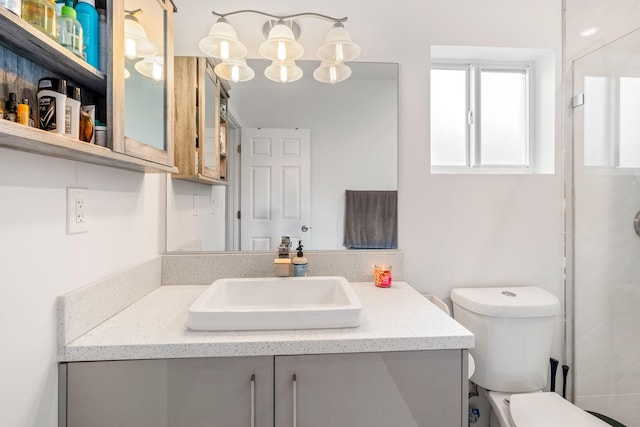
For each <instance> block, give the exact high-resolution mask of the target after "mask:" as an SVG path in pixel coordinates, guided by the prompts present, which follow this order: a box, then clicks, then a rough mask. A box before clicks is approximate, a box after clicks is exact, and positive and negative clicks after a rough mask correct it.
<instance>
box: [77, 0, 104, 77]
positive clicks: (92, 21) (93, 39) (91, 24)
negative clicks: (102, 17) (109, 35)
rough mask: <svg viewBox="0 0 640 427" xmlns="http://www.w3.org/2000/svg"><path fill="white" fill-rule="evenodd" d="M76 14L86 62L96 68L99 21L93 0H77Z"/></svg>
mask: <svg viewBox="0 0 640 427" xmlns="http://www.w3.org/2000/svg"><path fill="white" fill-rule="evenodd" d="M76 14H77V15H78V21H80V25H82V42H83V44H84V49H85V53H86V54H87V58H86V60H87V62H88V63H89V64H90V65H92V66H93V67H95V68H98V66H99V65H100V64H99V62H98V61H99V57H100V54H99V52H98V39H99V29H98V25H99V21H98V11H97V10H96V1H95V0H78V3H77V4H76Z"/></svg>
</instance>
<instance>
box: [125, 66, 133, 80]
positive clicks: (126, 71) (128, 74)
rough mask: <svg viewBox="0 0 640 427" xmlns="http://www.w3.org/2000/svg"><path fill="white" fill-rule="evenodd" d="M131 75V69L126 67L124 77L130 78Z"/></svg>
mask: <svg viewBox="0 0 640 427" xmlns="http://www.w3.org/2000/svg"><path fill="white" fill-rule="evenodd" d="M129 77H131V73H130V72H129V70H127V69H126V68H125V69H124V78H125V79H128V78H129Z"/></svg>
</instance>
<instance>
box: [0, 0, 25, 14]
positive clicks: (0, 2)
mask: <svg viewBox="0 0 640 427" xmlns="http://www.w3.org/2000/svg"><path fill="white" fill-rule="evenodd" d="M0 6H4V7H5V8H7V9H9V10H10V11H11V12H13V13H15V14H16V15H18V16H20V15H21V14H22V0H0Z"/></svg>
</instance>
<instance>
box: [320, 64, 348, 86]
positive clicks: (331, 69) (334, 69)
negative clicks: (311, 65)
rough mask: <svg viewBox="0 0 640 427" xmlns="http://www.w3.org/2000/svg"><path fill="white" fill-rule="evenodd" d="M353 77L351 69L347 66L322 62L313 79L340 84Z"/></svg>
mask: <svg viewBox="0 0 640 427" xmlns="http://www.w3.org/2000/svg"><path fill="white" fill-rule="evenodd" d="M350 76H351V68H350V67H349V66H348V65H345V64H338V63H335V62H322V63H321V64H320V66H319V67H318V68H316V70H315V71H314V72H313V77H314V78H315V79H316V80H317V81H319V82H322V83H331V84H335V83H339V82H341V81H344V80H347V79H348V78H349V77H350Z"/></svg>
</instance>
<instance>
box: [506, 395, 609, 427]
mask: <svg viewBox="0 0 640 427" xmlns="http://www.w3.org/2000/svg"><path fill="white" fill-rule="evenodd" d="M509 401H510V403H509V413H510V417H511V422H512V424H513V425H514V427H566V426H580V427H610V426H609V424H607V423H605V422H604V421H601V420H599V419H598V418H596V417H594V416H593V415H591V414H589V413H588V412H586V411H583V410H582V409H580V408H578V407H577V406H575V405H573V404H572V403H571V402H569V401H568V400H565V399H563V398H562V397H560V395H559V394H557V393H553V392H544V393H522V394H512V395H511V397H510V399H509Z"/></svg>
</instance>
